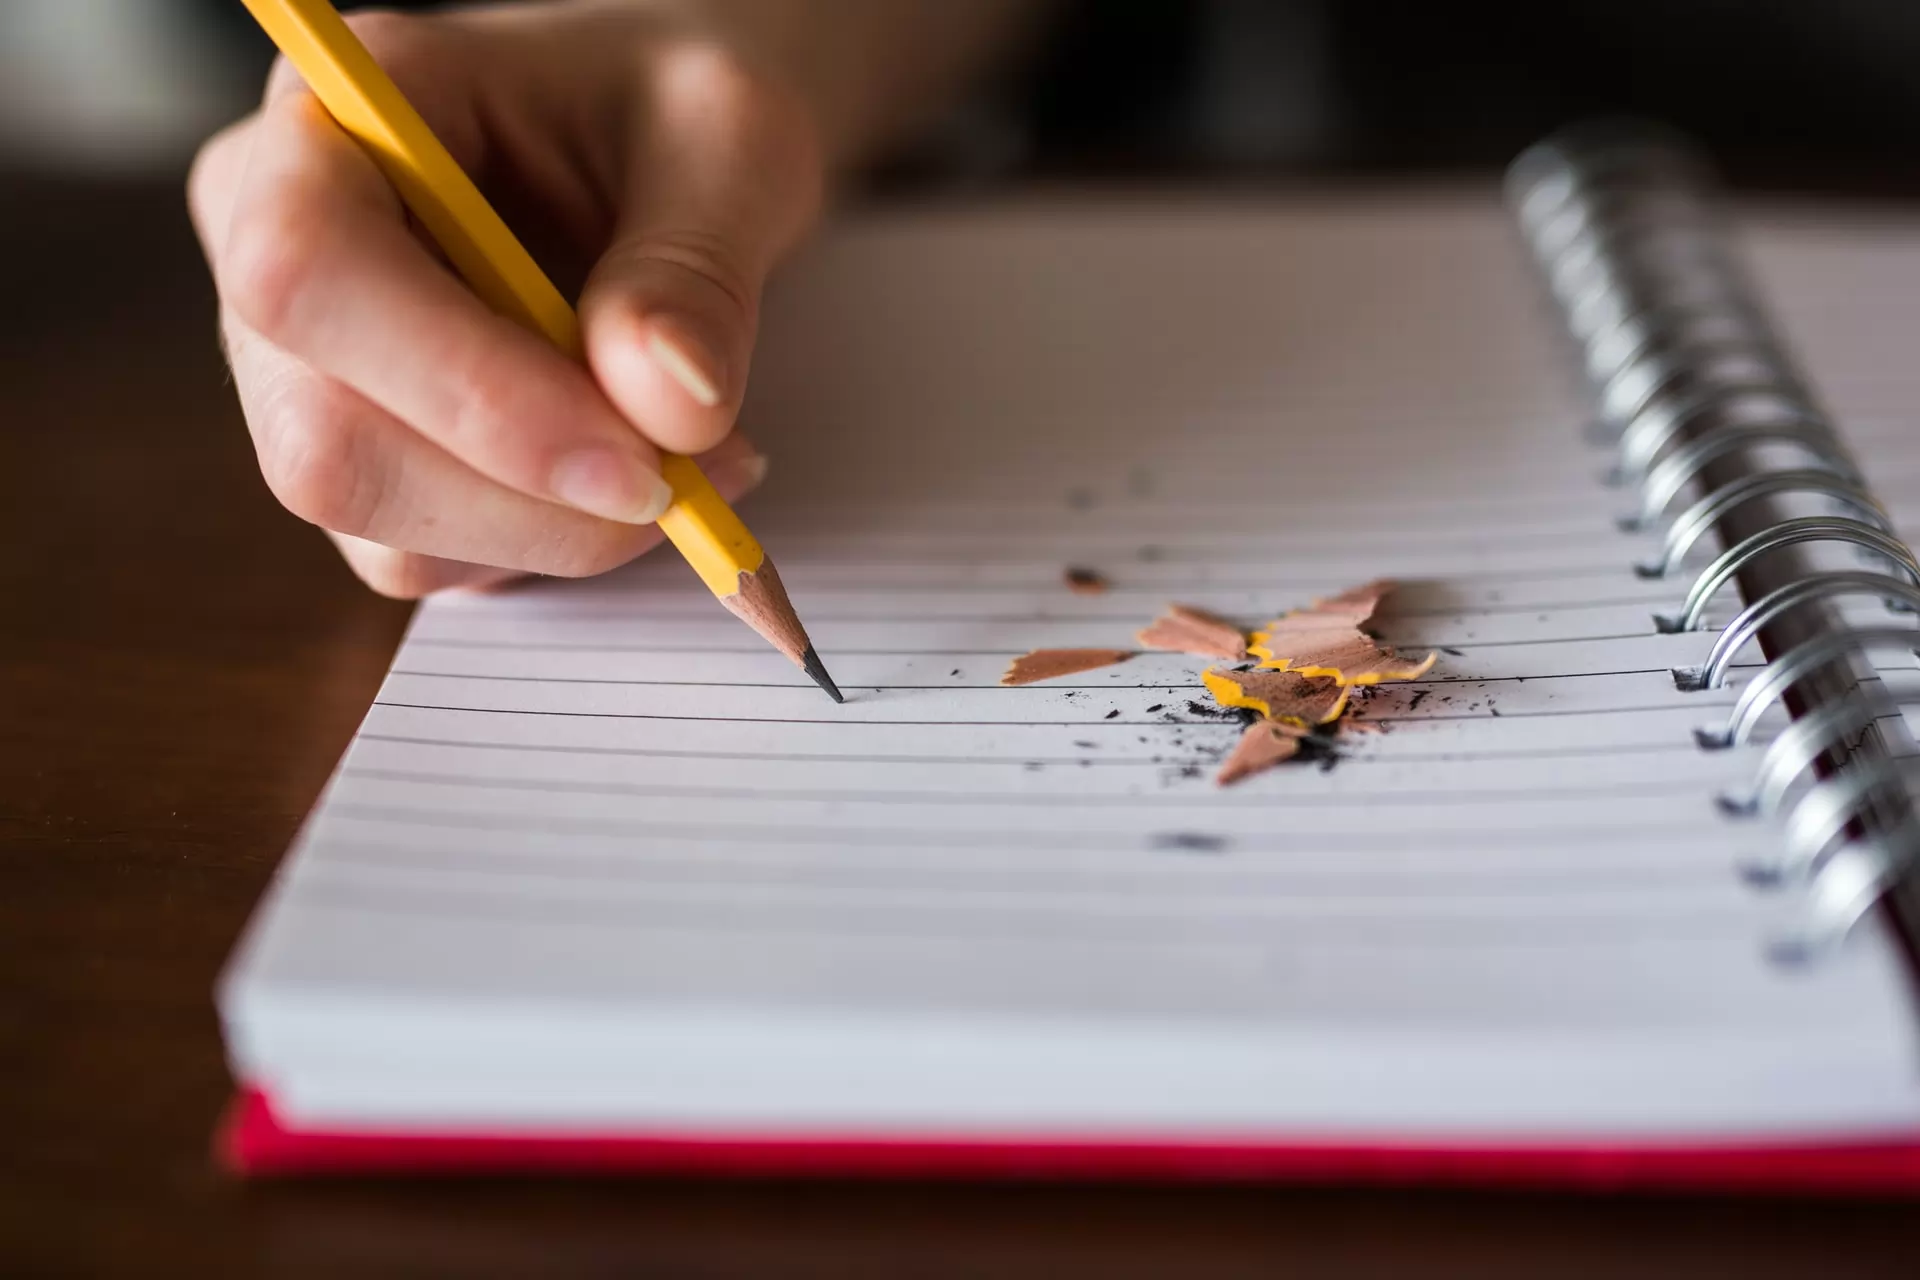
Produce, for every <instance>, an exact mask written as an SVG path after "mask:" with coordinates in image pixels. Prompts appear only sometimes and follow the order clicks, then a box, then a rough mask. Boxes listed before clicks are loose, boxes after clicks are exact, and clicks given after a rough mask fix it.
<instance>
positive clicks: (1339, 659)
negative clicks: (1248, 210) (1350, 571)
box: [1247, 579, 1439, 685]
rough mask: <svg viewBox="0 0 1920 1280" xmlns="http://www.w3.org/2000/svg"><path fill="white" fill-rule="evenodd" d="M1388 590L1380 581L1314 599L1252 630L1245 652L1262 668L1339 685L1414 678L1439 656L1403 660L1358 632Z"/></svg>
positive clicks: (1388, 585) (1385, 582)
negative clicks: (1334, 682) (1313, 677)
mask: <svg viewBox="0 0 1920 1280" xmlns="http://www.w3.org/2000/svg"><path fill="white" fill-rule="evenodd" d="M1392 590H1393V583H1391V582H1389V581H1387V580H1385V579H1379V580H1376V581H1373V582H1369V583H1365V584H1363V585H1361V586H1358V587H1354V588H1352V589H1351V590H1348V591H1343V592H1341V593H1340V594H1339V595H1336V596H1328V597H1327V598H1326V599H1324V600H1316V601H1314V603H1313V604H1312V605H1310V606H1308V607H1307V608H1305V609H1296V610H1294V611H1293V612H1292V613H1289V614H1286V615H1284V616H1282V617H1278V618H1275V619H1274V620H1273V621H1272V622H1269V623H1268V624H1267V625H1266V628H1265V629H1264V630H1261V631H1256V632H1254V633H1253V641H1252V643H1251V644H1249V645H1248V646H1247V652H1248V653H1249V654H1251V655H1252V656H1254V657H1256V658H1259V659H1260V666H1261V667H1262V668H1265V669H1269V670H1274V671H1295V672H1298V673H1299V674H1301V675H1303V676H1326V677H1328V678H1330V679H1332V680H1336V681H1338V682H1339V683H1340V684H1343V685H1356V684H1379V683H1380V682H1381V681H1383V680H1415V679H1418V678H1419V677H1421V676H1423V675H1425V674H1426V673H1427V672H1428V671H1429V670H1431V669H1432V667H1433V664H1434V661H1435V659H1436V658H1437V657H1438V656H1439V655H1437V654H1433V653H1429V654H1428V655H1427V656H1426V657H1425V658H1423V659H1413V658H1403V657H1401V656H1399V655H1398V654H1396V653H1394V652H1393V651H1392V650H1391V649H1388V648H1385V647H1383V646H1382V645H1380V644H1379V642H1377V641H1376V640H1374V639H1373V638H1372V637H1371V636H1369V635H1367V634H1366V633H1365V632H1363V631H1361V630H1360V628H1361V626H1362V625H1363V624H1365V623H1366V622H1367V621H1368V620H1369V619H1371V618H1372V617H1373V615H1374V611H1375V610H1376V609H1377V608H1379V605H1380V601H1381V599H1382V598H1384V597H1385V596H1386V594H1387V593H1388V592H1390V591H1392Z"/></svg>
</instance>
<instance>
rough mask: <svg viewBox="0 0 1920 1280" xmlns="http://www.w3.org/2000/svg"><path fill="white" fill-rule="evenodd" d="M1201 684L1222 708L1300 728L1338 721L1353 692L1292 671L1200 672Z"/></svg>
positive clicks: (1330, 682)
mask: <svg viewBox="0 0 1920 1280" xmlns="http://www.w3.org/2000/svg"><path fill="white" fill-rule="evenodd" d="M1200 681H1201V683H1202V684H1204V685H1206V686H1207V692H1209V693H1211V694H1212V695H1213V700H1214V701H1215V702H1218V703H1219V704H1220V705H1221V706H1223V707H1245V708H1247V709H1249V710H1253V711H1258V712H1259V713H1260V714H1261V715H1262V716H1264V717H1266V718H1267V719H1268V720H1274V721H1282V722H1286V723H1291V724H1297V725H1300V726H1301V727H1303V728H1304V727H1306V726H1309V725H1316V724H1327V723H1329V722H1331V721H1334V720H1338V719H1339V718H1340V714H1341V713H1342V712H1343V711H1345V710H1346V709H1347V698H1348V695H1349V694H1350V693H1351V692H1352V691H1351V690H1350V689H1348V688H1347V687H1345V686H1344V685H1341V684H1340V683H1338V682H1337V681H1334V680H1328V679H1314V678H1310V677H1307V676H1303V675H1301V674H1300V673H1298V672H1295V671H1261V670H1258V669H1256V670H1253V671H1222V670H1220V669H1219V668H1215V669H1214V670H1212V671H1206V672H1202V673H1201V676H1200Z"/></svg>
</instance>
